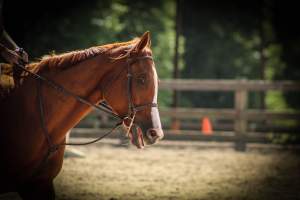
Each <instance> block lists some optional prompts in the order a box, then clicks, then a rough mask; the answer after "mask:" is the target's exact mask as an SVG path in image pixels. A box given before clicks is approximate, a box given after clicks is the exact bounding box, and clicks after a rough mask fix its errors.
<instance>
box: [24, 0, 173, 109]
mask: <svg viewBox="0 0 300 200" xmlns="http://www.w3.org/2000/svg"><path fill="white" fill-rule="evenodd" d="M77 4H78V3H77ZM174 10H175V2H174V1H172V0H167V1H158V0H156V1H148V2H147V3H145V2H144V1H130V0H112V1H109V0H97V1H90V2H89V3H81V4H80V6H79V5H78V6H74V7H73V8H70V9H69V10H68V11H66V12H65V13H63V14H62V15H59V16H53V17H52V18H48V17H45V18H41V19H40V20H38V23H37V25H36V26H35V27H32V30H31V31H30V34H28V36H27V37H26V41H27V42H25V43H26V44H27V45H26V46H25V49H28V51H29V54H30V55H31V57H34V58H36V57H41V56H43V55H44V54H48V53H49V52H50V51H53V50H55V51H56V52H57V53H60V52H65V51H71V50H75V49H83V48H87V47H90V46H96V45H102V44H107V43H112V42H118V41H128V40H131V39H133V38H135V37H138V36H141V35H142V34H143V33H144V32H145V31H147V30H149V31H150V32H151V38H152V50H153V54H154V59H155V63H156V66H157V70H158V74H159V77H160V78H171V74H172V73H171V72H172V67H173V64H172V57H173V46H174V36H175V33H174V22H173V21H174V20H173V18H174V14H175V13H174ZM45 22H47V26H45ZM159 101H160V104H162V105H166V104H170V101H171V94H170V92H162V93H161V94H160V96H159Z"/></svg>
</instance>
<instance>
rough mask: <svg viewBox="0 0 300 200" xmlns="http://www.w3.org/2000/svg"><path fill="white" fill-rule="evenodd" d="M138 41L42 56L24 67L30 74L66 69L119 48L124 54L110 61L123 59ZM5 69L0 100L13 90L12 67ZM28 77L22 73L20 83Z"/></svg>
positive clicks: (0, 79) (1, 76)
mask: <svg viewBox="0 0 300 200" xmlns="http://www.w3.org/2000/svg"><path fill="white" fill-rule="evenodd" d="M138 41H139V38H135V39H133V40H131V41H128V42H118V43H112V44H105V45H101V46H95V47H90V48H88V49H84V50H76V51H71V52H67V53H62V54H57V55H56V54H50V55H46V56H43V57H42V58H41V59H40V60H39V61H38V62H32V63H30V64H28V65H27V66H26V68H27V69H28V70H30V71H32V72H35V73H36V72H38V71H41V70H45V69H66V68H69V67H71V66H73V65H75V64H77V63H80V62H82V61H84V60H86V59H89V58H92V57H94V56H97V55H99V54H105V53H109V52H110V51H112V50H114V49H117V48H119V47H124V48H125V49H124V50H125V51H123V52H124V53H123V54H121V55H119V56H118V57H116V58H111V59H112V61H114V60H118V59H121V58H125V57H127V56H129V54H130V53H131V52H132V51H133V50H134V48H133V47H134V45H133V44H135V43H137V42H138ZM4 67H5V69H7V70H6V71H7V72H6V73H3V72H2V74H1V73H0V100H1V99H3V98H5V97H7V96H8V95H9V94H10V93H11V92H12V91H13V90H14V89H15V86H16V85H15V80H14V79H13V75H12V73H13V66H12V65H9V64H5V65H3V64H2V68H3V69H4ZM26 77H28V73H26V72H23V73H22V75H21V79H20V80H19V81H20V83H22V82H23V81H22V80H24V78H26Z"/></svg>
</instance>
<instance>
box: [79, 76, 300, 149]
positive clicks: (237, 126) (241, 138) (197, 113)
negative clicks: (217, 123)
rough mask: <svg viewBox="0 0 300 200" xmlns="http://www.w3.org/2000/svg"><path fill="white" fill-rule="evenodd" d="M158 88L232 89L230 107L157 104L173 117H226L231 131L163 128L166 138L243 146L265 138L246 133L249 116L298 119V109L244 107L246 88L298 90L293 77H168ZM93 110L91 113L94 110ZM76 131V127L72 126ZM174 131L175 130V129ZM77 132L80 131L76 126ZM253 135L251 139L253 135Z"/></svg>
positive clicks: (185, 89)
mask: <svg viewBox="0 0 300 200" xmlns="http://www.w3.org/2000/svg"><path fill="white" fill-rule="evenodd" d="M159 87H160V89H161V90H172V91H174V90H177V91H197V92H201V91H202V92H203V91H228V92H233V93H234V108H231V109H207V108H161V109H160V113H161V116H162V117H169V118H177V119H192V118H194V119H201V118H202V117H204V116H206V117H209V118H211V119H229V120H233V121H234V131H233V132H231V133H224V132H218V133H214V134H213V135H211V136H204V135H201V134H199V133H196V132H195V131H187V130H185V131H180V134H176V133H174V132H176V131H172V130H167V131H165V132H166V134H167V135H166V138H167V139H175V137H180V136H179V135H181V138H182V139H185V138H190V139H192V140H215V141H225V140H226V141H234V142H235V148H236V149H237V150H242V151H243V150H245V149H246V143H247V142H251V141H257V140H255V138H265V134H264V135H263V134H260V133H256V134H249V131H248V129H247V124H248V121H251V120H266V119H267V120H275V119H292V120H296V121H298V122H299V119H300V113H299V112H288V111H284V112H275V111H268V110H253V109H251V110H250V109H248V108H247V105H248V102H247V101H248V94H249V92H250V91H264V92H266V91H270V90H275V91H300V82H294V81H274V82H270V81H261V80H219V79H218V80H193V79H192V80H191V79H176V80H174V79H172V80H161V82H160V85H159ZM94 114H95V113H94ZM75 132H76V130H75ZM177 132H178V131H177ZM77 133H78V134H80V131H79V130H77ZM253 138H254V139H253Z"/></svg>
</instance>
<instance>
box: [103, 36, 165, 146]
mask: <svg viewBox="0 0 300 200" xmlns="http://www.w3.org/2000/svg"><path fill="white" fill-rule="evenodd" d="M150 44H151V40H150V34H149V32H146V33H144V34H143V36H142V37H141V38H140V39H139V40H137V42H136V43H134V44H132V45H130V46H129V47H127V48H125V49H122V48H121V49H120V50H118V51H120V52H115V54H116V55H118V54H119V56H118V57H117V59H116V60H114V63H115V64H116V65H118V66H121V67H115V68H116V69H118V70H115V71H117V72H115V74H116V75H115V76H114V77H113V78H111V79H110V81H111V84H110V88H109V89H108V88H106V91H105V92H104V94H105V95H104V99H105V100H106V101H107V102H108V104H109V105H110V106H111V107H112V108H113V110H114V111H115V112H116V113H117V114H118V115H119V116H121V117H122V118H123V125H124V127H125V128H126V130H127V133H128V136H129V138H130V140H131V142H132V143H133V144H134V145H136V146H137V147H138V148H143V147H144V146H145V144H147V145H150V144H154V143H156V142H157V141H158V140H160V139H162V138H163V136H164V133H163V130H162V127H161V122H160V117H159V111H158V107H157V93H158V76H157V72H156V68H155V64H154V60H153V57H152V51H151V49H150ZM120 55H121V56H120ZM119 68H121V69H119Z"/></svg>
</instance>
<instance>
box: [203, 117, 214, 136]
mask: <svg viewBox="0 0 300 200" xmlns="http://www.w3.org/2000/svg"><path fill="white" fill-rule="evenodd" d="M201 131H202V134H203V135H212V133H213V130H212V125H211V123H210V120H209V118H208V117H203V119H202V125H201Z"/></svg>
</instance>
